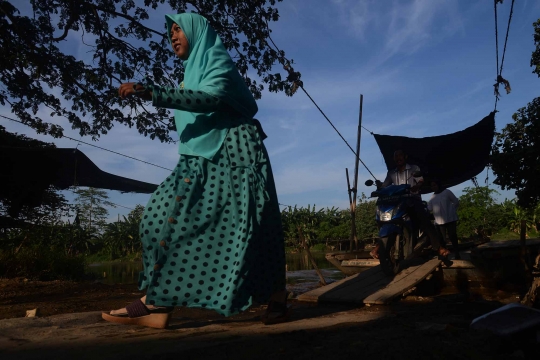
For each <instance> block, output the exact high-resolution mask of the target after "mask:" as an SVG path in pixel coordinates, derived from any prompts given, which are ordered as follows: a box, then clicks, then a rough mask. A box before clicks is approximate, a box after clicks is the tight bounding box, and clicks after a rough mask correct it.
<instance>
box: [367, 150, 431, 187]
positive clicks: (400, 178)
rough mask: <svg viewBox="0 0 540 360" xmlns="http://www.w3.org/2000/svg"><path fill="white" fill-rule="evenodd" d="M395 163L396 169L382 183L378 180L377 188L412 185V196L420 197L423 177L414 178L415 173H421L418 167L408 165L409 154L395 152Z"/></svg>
mask: <svg viewBox="0 0 540 360" xmlns="http://www.w3.org/2000/svg"><path fill="white" fill-rule="evenodd" d="M394 162H395V163H396V168H395V169H394V170H390V171H389V172H388V174H387V175H386V179H384V182H383V183H381V182H380V181H378V180H377V182H376V183H377V188H384V187H387V186H389V185H392V184H393V185H403V184H409V185H411V194H416V195H418V197H420V188H421V187H422V184H423V183H424V178H423V177H421V176H420V177H414V173H415V172H419V171H420V168H419V167H418V166H416V165H409V164H407V154H405V152H404V151H403V150H397V151H395V152H394Z"/></svg>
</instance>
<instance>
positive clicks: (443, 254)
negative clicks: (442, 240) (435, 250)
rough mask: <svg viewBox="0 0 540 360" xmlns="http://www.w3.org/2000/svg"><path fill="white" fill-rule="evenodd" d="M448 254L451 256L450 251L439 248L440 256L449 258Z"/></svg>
mask: <svg viewBox="0 0 540 360" xmlns="http://www.w3.org/2000/svg"><path fill="white" fill-rule="evenodd" d="M448 254H450V250H448V249H447V248H443V247H440V248H439V256H442V257H447V256H448Z"/></svg>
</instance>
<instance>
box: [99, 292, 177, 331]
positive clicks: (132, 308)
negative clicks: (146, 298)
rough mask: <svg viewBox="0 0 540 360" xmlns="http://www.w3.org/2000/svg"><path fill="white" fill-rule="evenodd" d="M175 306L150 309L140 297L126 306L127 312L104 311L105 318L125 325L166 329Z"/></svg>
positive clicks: (102, 315) (103, 316)
mask: <svg viewBox="0 0 540 360" xmlns="http://www.w3.org/2000/svg"><path fill="white" fill-rule="evenodd" d="M173 310H174V307H155V308H154V309H149V308H147V307H146V305H145V304H144V303H143V302H142V301H141V300H140V299H139V300H135V301H134V302H133V303H131V304H129V305H128V306H126V312H125V313H124V312H122V313H117V314H115V315H111V314H110V313H109V314H108V313H102V314H101V317H102V318H103V320H105V321H108V322H113V323H117V324H124V325H139V326H147V327H151V328H155V329H165V328H166V327H167V326H168V325H169V320H170V319H171V316H172V312H173Z"/></svg>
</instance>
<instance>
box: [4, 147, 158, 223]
mask: <svg viewBox="0 0 540 360" xmlns="http://www.w3.org/2000/svg"><path fill="white" fill-rule="evenodd" d="M0 166H1V171H0V199H9V203H10V208H11V210H10V214H11V215H14V214H17V213H18V211H19V210H20V209H21V207H22V206H23V205H28V206H39V205H41V204H42V203H43V199H44V193H45V191H46V190H47V189H49V188H50V187H51V186H54V187H55V188H56V189H61V190H63V189H67V188H68V187H70V186H74V185H79V186H88V187H94V188H100V189H109V190H118V191H122V192H136V193H145V194H149V193H152V192H154V190H156V189H157V185H155V184H150V183H146V182H142V181H137V180H133V179H129V178H125V177H122V176H118V175H113V174H110V173H107V172H105V171H102V170H101V169H99V168H98V167H97V166H96V165H95V164H94V163H93V162H92V161H91V160H90V159H89V158H88V157H87V156H86V155H84V154H83V153H82V152H81V151H79V150H77V149H59V148H35V147H34V148H27V147H11V146H0Z"/></svg>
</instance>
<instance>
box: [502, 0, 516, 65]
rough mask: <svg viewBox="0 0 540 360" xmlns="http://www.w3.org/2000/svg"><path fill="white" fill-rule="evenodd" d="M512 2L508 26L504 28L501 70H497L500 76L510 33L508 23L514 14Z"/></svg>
mask: <svg viewBox="0 0 540 360" xmlns="http://www.w3.org/2000/svg"><path fill="white" fill-rule="evenodd" d="M514 1H515V0H512V5H511V6H510V16H509V17H508V25H507V27H506V38H505V39H504V48H503V53H502V58H501V68H500V70H499V75H502V70H503V65H504V55H505V54H506V44H507V43H508V33H509V32H510V22H511V21H512V15H513V13H514Z"/></svg>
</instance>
